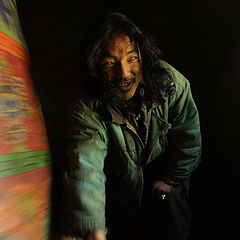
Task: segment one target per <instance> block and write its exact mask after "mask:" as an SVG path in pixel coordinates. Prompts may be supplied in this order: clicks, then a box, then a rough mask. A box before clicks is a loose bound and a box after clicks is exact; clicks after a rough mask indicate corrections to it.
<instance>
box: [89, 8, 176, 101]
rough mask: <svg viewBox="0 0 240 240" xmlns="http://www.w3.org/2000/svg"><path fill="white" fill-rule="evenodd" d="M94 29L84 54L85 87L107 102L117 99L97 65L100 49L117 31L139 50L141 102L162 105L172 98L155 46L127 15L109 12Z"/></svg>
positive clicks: (169, 80)
mask: <svg viewBox="0 0 240 240" xmlns="http://www.w3.org/2000/svg"><path fill="white" fill-rule="evenodd" d="M92 26H93V28H91V29H89V30H90V32H91V33H90V35H89V34H88V40H87V48H86V52H85V64H86V66H85V69H86V70H87V71H86V74H87V76H88V78H87V79H88V81H87V83H88V84H87V85H88V87H89V88H90V89H91V90H93V89H95V91H96V93H97V95H98V97H100V98H101V99H102V100H103V101H105V102H108V101H110V100H112V99H113V98H116V94H115V93H114V94H111V86H110V85H109V83H108V82H107V81H106V80H105V78H104V76H103V74H102V72H101V70H100V68H99V66H98V59H99V56H100V53H101V48H102V46H103V44H104V42H105V41H106V40H107V39H108V37H109V36H110V34H111V33H112V32H114V31H115V30H117V29H119V30H121V31H122V32H124V33H125V34H126V35H127V36H128V37H129V38H130V40H133V41H134V42H135V43H136V44H137V45H138V47H139V51H140V53H141V57H142V76H143V79H142V81H141V83H140V84H139V85H140V86H141V87H142V88H143V89H144V95H143V98H144V101H147V102H156V101H157V102H162V101H163V96H168V95H171V94H172V93H173V92H174V90H175V86H174V84H173V81H172V79H171V77H170V76H169V74H168V73H167V72H166V70H164V69H163V68H162V67H161V64H160V61H159V59H160V58H161V55H162V53H161V51H160V49H159V48H158V47H157V45H156V44H155V42H154V40H153V38H152V37H151V36H150V35H148V34H146V33H144V31H143V30H142V29H140V28H139V27H138V26H136V25H135V24H134V23H133V22H132V21H131V20H130V19H129V18H128V17H127V16H125V15H123V14H120V13H114V12H110V13H107V14H105V15H104V16H103V17H101V19H99V18H97V21H96V23H95V24H93V25H92Z"/></svg>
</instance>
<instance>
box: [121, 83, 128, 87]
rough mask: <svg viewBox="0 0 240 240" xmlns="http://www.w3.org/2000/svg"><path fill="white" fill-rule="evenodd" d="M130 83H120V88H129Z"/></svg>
mask: <svg viewBox="0 0 240 240" xmlns="http://www.w3.org/2000/svg"><path fill="white" fill-rule="evenodd" d="M129 84H130V83H121V84H120V86H121V87H126V86H129Z"/></svg>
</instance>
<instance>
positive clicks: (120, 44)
mask: <svg viewBox="0 0 240 240" xmlns="http://www.w3.org/2000/svg"><path fill="white" fill-rule="evenodd" d="M132 50H135V51H137V49H136V44H135V42H134V40H131V39H130V38H129V37H128V35H126V34H125V33H123V32H122V31H120V30H116V31H114V32H113V33H112V34H111V35H110V36H109V38H108V39H107V40H106V42H105V44H104V46H103V51H104V52H105V53H106V52H108V53H120V54H123V53H125V52H128V51H132Z"/></svg>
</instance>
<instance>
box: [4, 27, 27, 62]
mask: <svg viewBox="0 0 240 240" xmlns="http://www.w3.org/2000/svg"><path fill="white" fill-rule="evenodd" d="M0 49H1V50H4V51H6V52H9V53H11V54H13V55H14V56H16V57H18V58H20V59H21V60H23V61H24V62H25V63H27V64H28V65H29V64H30V60H29V56H28V53H27V51H26V50H25V48H24V47H23V46H22V45H20V44H19V43H18V42H17V41H16V40H14V39H13V38H11V37H9V36H8V35H7V34H5V33H3V32H1V31H0Z"/></svg>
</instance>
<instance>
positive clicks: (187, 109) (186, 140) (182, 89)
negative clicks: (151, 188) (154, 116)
mask: <svg viewBox="0 0 240 240" xmlns="http://www.w3.org/2000/svg"><path fill="white" fill-rule="evenodd" d="M170 74H171V75H172V77H173V79H174V81H175V86H176V92H175V94H173V95H172V96H170V97H169V99H168V101H167V104H168V122H169V123H170V124H171V125H172V127H171V128H170V130H169V132H168V134H167V140H168V147H167V149H166V153H165V159H166V160H165V176H166V179H170V180H172V181H173V182H179V181H182V180H183V179H185V178H187V177H189V176H190V174H191V172H192V171H193V170H194V169H195V168H196V167H197V166H198V165H199V163H200V159H201V133H200V122H199V115H198V110H197V107H196V104H195V102H194V100H193V97H192V94H191V89H190V84H189V81H188V80H187V79H186V78H185V77H184V76H183V75H182V74H180V73H179V72H178V71H177V70H175V69H174V68H173V67H171V68H170Z"/></svg>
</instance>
